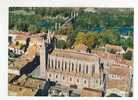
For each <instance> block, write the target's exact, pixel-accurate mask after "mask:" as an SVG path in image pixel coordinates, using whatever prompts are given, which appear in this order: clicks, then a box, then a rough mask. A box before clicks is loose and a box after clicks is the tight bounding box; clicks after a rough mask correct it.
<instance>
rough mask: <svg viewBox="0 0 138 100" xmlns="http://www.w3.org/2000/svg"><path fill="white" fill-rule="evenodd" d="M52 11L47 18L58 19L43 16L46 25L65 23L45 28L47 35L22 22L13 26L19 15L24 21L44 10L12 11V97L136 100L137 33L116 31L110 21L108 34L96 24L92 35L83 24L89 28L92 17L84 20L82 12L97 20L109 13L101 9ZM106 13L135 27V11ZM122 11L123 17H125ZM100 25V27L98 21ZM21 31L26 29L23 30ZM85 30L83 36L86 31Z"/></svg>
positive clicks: (9, 80) (10, 83)
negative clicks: (126, 99)
mask: <svg viewBox="0 0 138 100" xmlns="http://www.w3.org/2000/svg"><path fill="white" fill-rule="evenodd" d="M20 9H22V10H20ZM46 9H49V8H45V10H46ZM51 9H54V10H53V11H51V13H50V12H48V11H49V10H47V11H45V13H50V14H52V12H56V11H57V12H58V13H59V14H58V15H56V17H55V16H54V17H53V16H52V15H50V16H48V15H47V14H46V15H43V16H44V19H45V20H47V19H50V20H51V19H52V20H53V19H54V21H55V19H56V20H58V18H59V19H63V20H61V23H59V22H58V21H59V20H58V21H57V22H55V23H54V24H52V23H50V22H49V23H50V24H49V25H48V26H45V27H47V28H46V29H47V30H46V29H45V28H44V27H43V28H42V29H41V31H38V30H37V29H36V28H37V27H36V26H29V28H28V29H27V28H26V25H27V23H26V25H25V27H24V25H22V23H18V25H19V24H21V25H19V26H17V25H16V24H15V25H13V22H12V21H13V19H12V18H13V17H16V16H18V17H19V15H20V13H21V16H23V15H22V14H25V16H30V14H32V13H33V10H34V11H36V12H38V11H39V10H41V8H14V7H13V9H12V10H10V12H11V16H12V17H10V18H11V19H10V22H12V23H10V27H9V28H10V29H9V36H8V40H9V41H8V43H9V45H8V56H9V58H8V94H9V95H10V96H51V97H53V96H61V97H63V96H69V97H80V96H81V97H85V96H86V97H131V96H133V31H132V30H129V28H127V29H125V31H122V30H123V29H118V28H117V26H112V25H111V24H110V25H111V26H110V25H109V23H110V22H109V23H108V25H107V26H108V30H105V29H106V28H107V26H104V28H101V27H98V26H97V25H96V27H95V28H93V29H92V30H91V31H90V30H89V28H90V27H91V26H89V27H88V25H86V26H87V27H86V26H85V23H86V24H87V23H89V24H90V25H91V24H92V22H88V21H87V20H86V19H85V17H86V18H87V17H88V16H87V15H85V14H84V15H85V16H84V15H83V13H87V14H88V15H89V14H90V16H93V17H92V18H95V20H96V18H97V17H95V16H98V15H100V13H102V14H103V13H106V12H105V11H102V8H51ZM62 9H66V10H67V12H68V11H69V17H65V16H64V15H63V13H60V12H63V11H65V10H62ZM108 9H109V10H107V12H108V11H109V13H108V14H109V15H110V13H111V12H110V11H114V12H116V13H117V16H118V15H120V16H121V17H122V16H124V15H125V16H128V17H130V18H128V19H125V20H128V21H127V23H126V24H127V27H128V26H130V27H131V28H132V27H133V26H132V25H133V22H132V21H130V19H131V18H133V17H132V16H133V15H132V12H133V10H132V9H131V10H130V9H129V8H122V9H117V8H114V9H117V10H114V9H111V8H108ZM110 9H111V10H110ZM124 9H126V10H124ZM37 10H38V11H37ZM104 10H106V9H104ZM17 11H18V12H17ZM27 11H32V12H29V13H27ZM41 11H42V10H41ZM67 12H66V13H67ZM122 12H124V15H121V14H122ZM66 13H65V15H66ZM12 14H13V15H12ZM42 14H44V13H42ZM53 14H55V13H53ZM60 14H61V15H60ZM91 14H92V15H91ZM127 14H128V15H127ZM33 16H35V15H33ZM80 16H83V17H82V18H81V17H80ZM115 16H116V15H115V14H114V17H115ZM105 18H106V17H105ZM124 18H125V17H124ZM19 19H21V18H19ZM32 19H33V18H32ZM84 19H85V22H84V23H83V20H84ZM110 19H111V18H110ZM30 20H31V19H30ZM77 20H78V21H77ZM88 20H89V19H88ZM91 20H92V19H91ZM91 20H90V21H91ZM108 20H109V19H108ZM112 20H113V19H112ZM116 20H117V19H116ZM81 21H82V23H81ZM129 21H130V23H129ZM21 22H25V20H24V21H21ZM51 22H52V21H51ZM103 22H104V21H103ZM42 23H44V22H42ZM93 23H94V22H93ZM96 23H97V24H98V21H97V22H96ZM100 23H102V21H100ZM113 23H116V22H113ZM122 23H123V24H122ZM122 23H120V24H119V25H120V27H122V26H121V25H124V23H125V22H124V20H123V21H122ZM52 25H53V26H52ZM81 25H82V26H81ZM98 25H99V24H98ZM101 25H103V24H101ZM20 26H21V28H22V27H24V28H23V29H20V28H19V27H20ZM73 27H75V28H73ZM93 27H94V26H93ZM109 27H110V28H109ZM83 28H84V30H85V31H82V30H83ZM97 28H98V29H97ZM109 29H113V31H112V30H109ZM117 29H118V30H119V31H117ZM78 30H80V31H78ZM86 30H87V31H86ZM126 30H127V31H126ZM116 31H117V32H116ZM119 32H120V33H119ZM121 33H122V34H121ZM74 34H75V35H74ZM124 41H125V42H124ZM127 43H128V44H127Z"/></svg>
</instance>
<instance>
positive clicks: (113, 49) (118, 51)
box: [105, 44, 125, 54]
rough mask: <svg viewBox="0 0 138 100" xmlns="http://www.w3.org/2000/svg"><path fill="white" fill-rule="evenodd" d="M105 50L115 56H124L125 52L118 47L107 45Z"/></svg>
mask: <svg viewBox="0 0 138 100" xmlns="http://www.w3.org/2000/svg"><path fill="white" fill-rule="evenodd" d="M105 48H106V49H107V51H109V52H111V53H115V54H124V53H125V50H124V49H123V48H122V47H121V46H118V45H111V44H106V45H105Z"/></svg>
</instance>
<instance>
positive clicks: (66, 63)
mask: <svg viewBox="0 0 138 100" xmlns="http://www.w3.org/2000/svg"><path fill="white" fill-rule="evenodd" d="M66 69H67V62H65V70H66Z"/></svg>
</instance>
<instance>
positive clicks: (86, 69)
mask: <svg viewBox="0 0 138 100" xmlns="http://www.w3.org/2000/svg"><path fill="white" fill-rule="evenodd" d="M86 73H88V65H87V66H86Z"/></svg>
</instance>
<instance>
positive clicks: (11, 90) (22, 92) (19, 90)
mask: <svg viewBox="0 0 138 100" xmlns="http://www.w3.org/2000/svg"><path fill="white" fill-rule="evenodd" d="M37 91H38V89H31V88H27V87H22V86H18V85H14V84H8V95H9V96H34V95H35V94H36V93H37Z"/></svg>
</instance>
